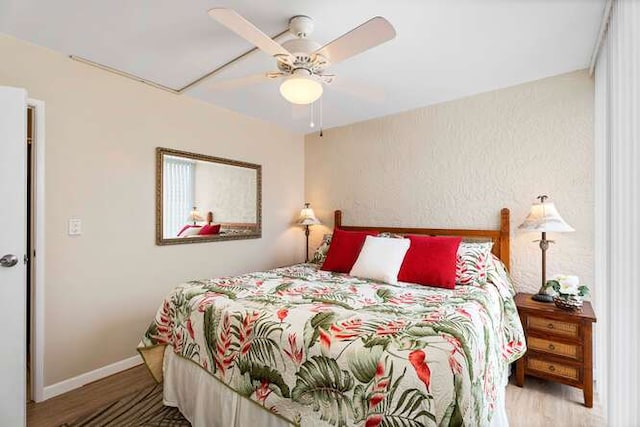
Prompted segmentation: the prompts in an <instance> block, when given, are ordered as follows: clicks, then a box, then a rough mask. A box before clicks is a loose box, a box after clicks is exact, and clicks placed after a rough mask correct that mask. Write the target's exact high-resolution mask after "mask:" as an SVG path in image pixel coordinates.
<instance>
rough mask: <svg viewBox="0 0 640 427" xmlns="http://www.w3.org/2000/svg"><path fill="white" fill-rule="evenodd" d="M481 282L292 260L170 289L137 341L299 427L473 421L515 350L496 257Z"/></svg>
mask: <svg viewBox="0 0 640 427" xmlns="http://www.w3.org/2000/svg"><path fill="white" fill-rule="evenodd" d="M488 276H489V280H488V282H487V284H485V285H484V286H473V285H471V286H458V287H457V288H456V289H455V290H445V289H438V288H432V287H426V286H419V285H411V284H399V285H387V284H382V283H378V282H373V281H369V280H363V279H358V278H355V277H351V276H348V275H344V274H334V273H330V272H325V271H320V270H318V268H317V267H316V266H315V265H313V264H300V265H294V266H291V267H286V268H279V269H275V270H271V271H267V272H259V273H252V274H245V275H242V276H237V277H226V278H219V279H211V280H201V281H192V282H189V283H185V284H183V285H181V286H179V287H177V288H176V289H175V290H173V291H172V292H171V293H170V294H169V295H168V296H167V297H166V299H165V301H164V303H163V304H162V306H161V307H160V309H159V310H158V313H157V315H156V317H155V320H154V321H153V323H152V324H151V326H150V327H149V329H148V331H147V332H146V334H145V335H144V337H143V339H142V342H141V343H140V350H141V352H142V353H143V355H144V351H145V350H149V349H151V348H154V347H156V346H158V345H170V346H172V347H173V350H174V352H175V353H176V354H177V355H179V356H181V357H184V358H186V359H189V360H191V361H193V362H195V363H197V364H199V365H200V366H201V367H202V368H203V369H205V370H207V371H208V372H210V373H211V374H212V375H213V376H214V377H216V378H217V379H219V380H220V381H222V382H224V383H225V384H227V385H228V386H230V387H231V388H232V389H234V390H235V391H236V392H238V393H239V394H241V395H243V396H246V397H248V398H250V399H252V400H254V401H255V402H257V403H258V404H260V405H262V406H263V407H264V408H265V409H267V410H270V411H272V412H275V413H277V414H279V415H280V416H282V417H284V418H285V419H287V420H289V421H291V422H292V423H295V424H300V425H303V426H321V425H336V426H347V425H348V426H351V425H357V426H366V427H377V426H449V425H450V426H457V425H466V426H481V425H487V424H488V423H489V422H490V419H491V417H492V413H493V410H494V408H495V404H496V395H497V392H498V388H499V387H504V382H505V380H506V379H505V375H506V369H505V367H506V364H508V363H510V362H512V361H514V360H516V359H517V358H518V357H520V356H521V355H522V354H523V353H524V351H525V344H524V342H525V341H524V335H523V332H522V326H521V324H520V320H519V318H518V315H517V312H516V308H515V303H514V301H513V298H512V297H513V294H514V291H513V287H512V286H511V283H510V281H509V278H508V275H507V273H506V272H505V271H504V268H503V267H502V264H501V263H500V262H499V261H497V260H493V262H492V265H491V266H490V271H489V274H488Z"/></svg>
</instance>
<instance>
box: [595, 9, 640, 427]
mask: <svg viewBox="0 0 640 427" xmlns="http://www.w3.org/2000/svg"><path fill="white" fill-rule="evenodd" d="M595 101H596V153H597V155H599V156H604V157H600V158H598V159H597V160H596V164H597V166H596V174H597V175H596V181H597V187H598V188H597V189H596V204H597V206H598V208H597V211H596V215H597V217H596V218H597V221H598V225H597V227H596V233H597V235H596V242H597V243H598V244H599V245H606V246H605V247H604V248H602V247H598V248H597V250H598V253H597V254H596V256H597V262H596V277H598V278H599V279H600V280H602V281H604V283H600V285H599V289H601V290H602V291H603V292H599V296H601V295H603V294H606V295H607V297H608V298H606V303H607V304H608V307H606V312H607V314H608V317H609V318H608V320H607V323H608V328H607V331H606V336H604V337H602V338H601V339H599V340H598V341H599V344H600V346H602V348H600V349H599V350H600V352H601V353H603V355H604V356H605V357H606V361H607V370H606V374H603V375H602V376H601V375H599V377H601V378H603V379H604V381H605V382H606V390H607V402H606V403H607V416H608V421H609V425H611V426H637V425H640V404H639V402H640V392H639V388H640V365H639V364H638V356H639V352H640V344H639V341H640V340H639V339H638V336H639V335H640V325H639V323H640V315H639V314H638V313H639V311H640V173H639V172H638V168H640V2H639V1H637V0H617V1H615V2H614V4H613V9H612V15H611V20H610V23H609V30H608V33H607V35H606V40H605V43H604V46H603V50H602V51H601V52H600V56H599V59H598V63H597V67H596V100H595ZM607 205H608V209H607V208H606V206H607Z"/></svg>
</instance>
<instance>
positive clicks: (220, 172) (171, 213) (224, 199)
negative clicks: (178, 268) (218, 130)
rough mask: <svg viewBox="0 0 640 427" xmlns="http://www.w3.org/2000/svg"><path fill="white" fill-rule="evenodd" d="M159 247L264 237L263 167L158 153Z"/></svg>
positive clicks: (168, 150)
mask: <svg viewBox="0 0 640 427" xmlns="http://www.w3.org/2000/svg"><path fill="white" fill-rule="evenodd" d="M156 162H157V164H156V175H157V176H156V186H157V188H156V204H157V220H156V243H157V244H159V245H163V244H179V243H197V242H207V241H216V240H232V239H234V240H236V239H251V238H258V237H260V236H261V212H260V211H261V206H260V204H261V203H260V201H261V166H260V165H255V164H252V163H246V162H240V161H236V160H229V159H223V158H219V157H212V156H206V155H201V154H195V153H187V152H182V151H177V150H171V149H167V148H158V149H157V150H156Z"/></svg>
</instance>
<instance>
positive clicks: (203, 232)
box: [198, 224, 220, 236]
mask: <svg viewBox="0 0 640 427" xmlns="http://www.w3.org/2000/svg"><path fill="white" fill-rule="evenodd" d="M198 234H199V235H200V236H210V235H212V234H220V224H213V225H212V224H207V225H203V226H202V228H201V229H200V232H199V233H198Z"/></svg>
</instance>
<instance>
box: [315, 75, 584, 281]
mask: <svg viewBox="0 0 640 427" xmlns="http://www.w3.org/2000/svg"><path fill="white" fill-rule="evenodd" d="M593 86H594V84H593V81H592V80H591V79H590V77H589V76H588V75H587V73H586V72H585V71H577V72H573V73H569V74H564V75H559V76H555V77H551V78H547V79H544V80H539V81H534V82H530V83H526V84H522V85H519V86H514V87H510V88H506V89H501V90H496V91H493V92H489V93H483V94H480V95H476V96H473V97H469V98H464V99H460V100H456V101H452V102H447V103H443V104H438V105H434V106H430V107H426V108H421V109H417V110H412V111H408V112H404V113H400V114H397V115H393V116H387V117H384V118H380V119H375V120H370V121H366V122H361V123H357V124H354V125H350V126H345V127H341V128H335V129H328V130H325V131H324V136H323V137H320V136H319V135H318V134H312V135H307V137H306V139H305V159H306V166H305V176H306V178H305V182H306V200H307V201H308V202H311V203H312V206H313V207H314V209H315V211H316V213H317V214H318V215H319V218H320V220H321V221H322V222H323V223H324V224H327V225H328V226H329V227H331V226H332V222H333V218H332V211H333V210H334V209H337V208H340V209H343V210H344V221H345V224H361V225H398V226H431V227H437V228H457V227H467V228H487V227H488V228H496V227H497V226H498V224H499V210H500V208H502V207H508V208H510V209H511V218H512V224H511V225H512V251H511V256H512V263H511V265H512V274H513V278H514V279H515V281H516V284H517V287H518V289H520V290H523V291H535V290H537V289H538V287H539V286H540V249H539V248H538V245H537V244H536V243H532V240H535V239H537V238H539V235H535V234H522V233H518V232H517V231H516V227H517V226H518V225H519V224H520V223H521V222H522V220H523V219H524V218H525V216H526V214H527V212H528V209H529V206H530V204H531V203H532V202H533V201H535V197H536V196H538V195H539V194H541V193H544V194H548V195H549V196H551V200H552V201H554V202H555V204H556V206H557V208H558V210H559V212H560V214H561V215H562V216H563V217H564V219H565V220H566V221H567V222H568V223H569V224H571V225H572V226H573V227H574V228H575V229H576V232H575V233H571V234H552V235H550V238H551V239H553V240H555V241H556V244H554V245H552V247H551V249H550V250H549V251H548V253H547V260H548V266H547V273H548V275H552V274H554V273H560V272H562V273H572V274H577V275H578V276H580V278H581V279H582V280H583V281H584V283H586V284H588V285H592V284H593V177H592V175H593V152H594V146H593V90H594V88H593ZM312 230H313V233H312V240H313V245H314V246H315V245H317V244H318V242H319V239H320V238H321V236H322V234H323V232H325V231H326V230H328V228H326V227H325V228H321V227H313V229H312Z"/></svg>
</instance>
